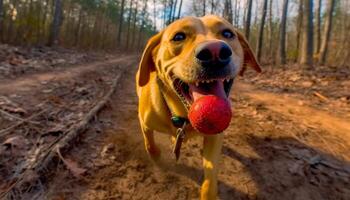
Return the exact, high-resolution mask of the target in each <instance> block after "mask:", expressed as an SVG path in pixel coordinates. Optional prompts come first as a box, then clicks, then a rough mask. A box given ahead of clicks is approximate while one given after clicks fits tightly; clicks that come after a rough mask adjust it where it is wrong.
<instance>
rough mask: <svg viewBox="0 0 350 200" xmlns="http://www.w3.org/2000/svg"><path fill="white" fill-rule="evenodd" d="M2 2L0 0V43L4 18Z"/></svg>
mask: <svg viewBox="0 0 350 200" xmlns="http://www.w3.org/2000/svg"><path fill="white" fill-rule="evenodd" d="M3 10H4V2H3V0H0V42H1V41H2V30H3V18H4V11H3Z"/></svg>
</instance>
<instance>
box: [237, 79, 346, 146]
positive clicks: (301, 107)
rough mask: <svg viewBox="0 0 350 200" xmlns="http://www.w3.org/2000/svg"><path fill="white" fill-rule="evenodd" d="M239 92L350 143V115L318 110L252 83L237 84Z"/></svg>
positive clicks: (298, 121)
mask: <svg viewBox="0 0 350 200" xmlns="http://www.w3.org/2000/svg"><path fill="white" fill-rule="evenodd" d="M237 92H238V93H241V94H242V95H245V96H248V97H250V98H251V99H252V100H254V101H257V102H260V103H263V104H265V105H266V106H267V108H268V109H270V110H272V111H275V112H278V113H280V114H282V115H285V116H287V117H288V118H290V119H292V120H294V121H295V122H297V123H304V124H306V125H308V126H313V127H315V128H317V127H318V128H322V129H324V130H326V131H327V132H329V133H330V134H334V135H336V136H341V137H342V138H343V139H344V141H346V142H347V144H348V145H350V118H349V117H346V116H344V117H342V118H339V117H337V116H334V115H332V114H331V113H327V112H324V111H320V110H317V109H315V108H312V107H311V106H310V105H305V103H303V102H301V101H300V100H299V99H295V98H293V97H291V96H287V95H281V94H274V93H272V92H266V91H261V90H260V91H259V90H257V89H254V87H252V86H251V85H248V84H244V83H240V84H239V85H238V86H237Z"/></svg>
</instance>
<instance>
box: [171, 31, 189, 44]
mask: <svg viewBox="0 0 350 200" xmlns="http://www.w3.org/2000/svg"><path fill="white" fill-rule="evenodd" d="M185 39H186V35H185V33H183V32H179V33H176V34H175V35H174V37H173V39H171V40H172V41H175V42H178V41H182V40H185Z"/></svg>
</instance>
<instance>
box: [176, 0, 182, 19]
mask: <svg viewBox="0 0 350 200" xmlns="http://www.w3.org/2000/svg"><path fill="white" fill-rule="evenodd" d="M181 8H182V0H180V5H179V10H178V11H177V19H179V18H180V15H181Z"/></svg>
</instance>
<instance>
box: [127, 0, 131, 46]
mask: <svg viewBox="0 0 350 200" xmlns="http://www.w3.org/2000/svg"><path fill="white" fill-rule="evenodd" d="M132 4H133V0H131V1H130V4H129V15H128V30H127V33H126V50H129V40H130V25H131V15H132Z"/></svg>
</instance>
